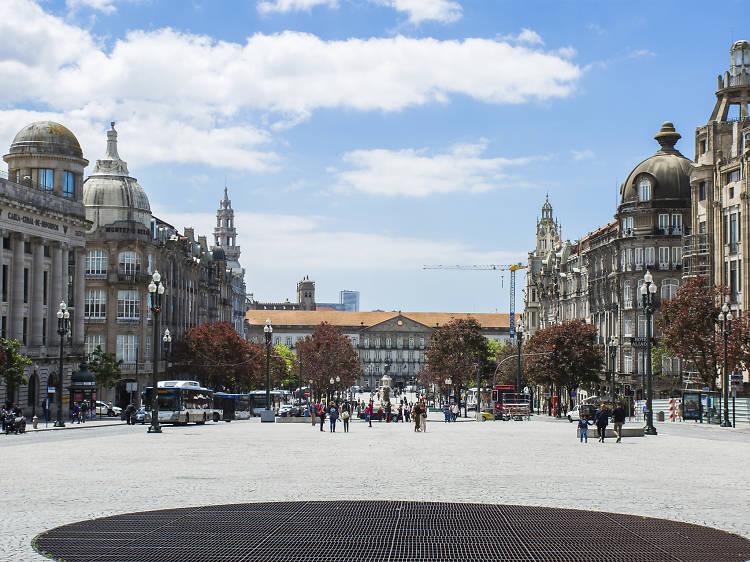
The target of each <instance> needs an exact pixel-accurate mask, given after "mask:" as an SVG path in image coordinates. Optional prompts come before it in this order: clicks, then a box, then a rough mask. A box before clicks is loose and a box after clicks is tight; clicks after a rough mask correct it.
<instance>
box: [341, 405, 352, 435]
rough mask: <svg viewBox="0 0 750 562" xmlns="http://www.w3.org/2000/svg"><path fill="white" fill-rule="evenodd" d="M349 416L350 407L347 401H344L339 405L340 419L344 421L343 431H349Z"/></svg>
mask: <svg viewBox="0 0 750 562" xmlns="http://www.w3.org/2000/svg"><path fill="white" fill-rule="evenodd" d="M350 417H351V407H350V406H349V402H344V405H343V406H341V421H343V422H344V433H349V418H350Z"/></svg>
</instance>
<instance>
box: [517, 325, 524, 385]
mask: <svg viewBox="0 0 750 562" xmlns="http://www.w3.org/2000/svg"><path fill="white" fill-rule="evenodd" d="M516 343H517V344H518V371H517V372H516V395H518V394H520V393H521V345H522V344H523V321H519V322H518V327H517V328H516Z"/></svg>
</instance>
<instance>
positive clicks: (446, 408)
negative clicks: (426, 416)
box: [443, 402, 459, 423]
mask: <svg viewBox="0 0 750 562" xmlns="http://www.w3.org/2000/svg"><path fill="white" fill-rule="evenodd" d="M458 413H459V408H458V404H455V403H454V404H448V403H447V402H446V403H445V404H443V415H444V416H445V423H448V422H454V421H456V419H458Z"/></svg>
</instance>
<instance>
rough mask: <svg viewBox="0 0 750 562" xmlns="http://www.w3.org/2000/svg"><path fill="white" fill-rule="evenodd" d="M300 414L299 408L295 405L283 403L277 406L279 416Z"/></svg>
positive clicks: (293, 416)
mask: <svg viewBox="0 0 750 562" xmlns="http://www.w3.org/2000/svg"><path fill="white" fill-rule="evenodd" d="M299 416H300V409H299V408H298V407H297V406H292V405H291V404H284V405H283V406H281V407H280V408H279V417H282V418H296V417H299Z"/></svg>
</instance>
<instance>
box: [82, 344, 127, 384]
mask: <svg viewBox="0 0 750 562" xmlns="http://www.w3.org/2000/svg"><path fill="white" fill-rule="evenodd" d="M121 366H122V359H117V358H116V357H115V354H114V353H107V352H106V351H104V350H103V349H102V346H100V345H97V346H96V349H95V350H94V352H93V353H92V354H91V357H90V358H89V370H90V371H91V372H92V373H93V374H94V377H95V378H96V383H97V384H98V385H99V386H103V387H105V388H112V387H113V386H114V385H115V383H116V382H117V381H118V380H119V379H120V376H121V375H122V369H121V368H120V367H121Z"/></svg>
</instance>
